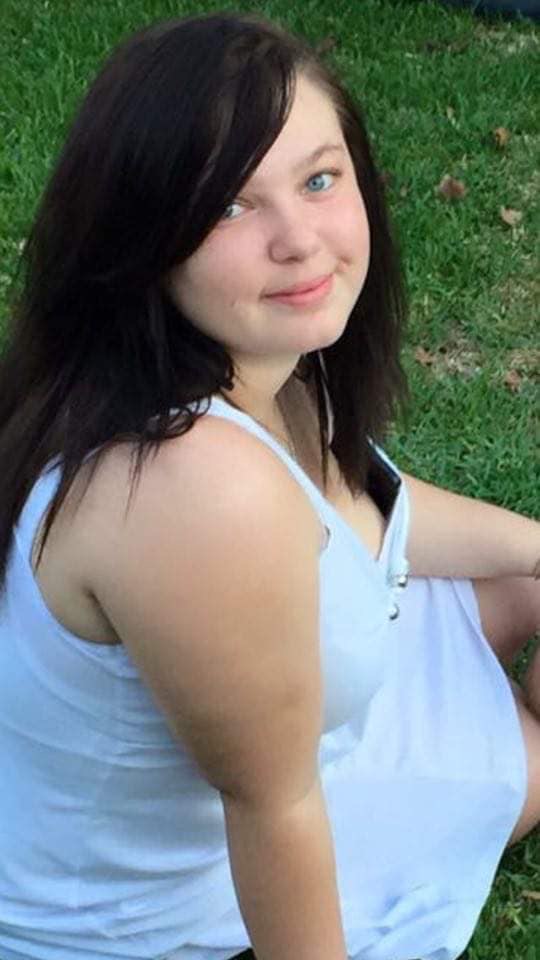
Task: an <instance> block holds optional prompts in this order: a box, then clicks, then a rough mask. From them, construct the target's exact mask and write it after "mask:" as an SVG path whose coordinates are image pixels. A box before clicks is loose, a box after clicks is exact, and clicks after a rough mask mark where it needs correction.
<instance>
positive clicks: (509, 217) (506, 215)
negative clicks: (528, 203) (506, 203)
mask: <svg viewBox="0 0 540 960" xmlns="http://www.w3.org/2000/svg"><path fill="white" fill-rule="evenodd" d="M499 214H500V217H501V220H502V221H503V222H504V223H506V224H507V225H508V226H509V227H517V225H518V223H521V221H522V220H523V214H522V213H521V211H520V210H512V209H511V207H501V208H500V210H499Z"/></svg>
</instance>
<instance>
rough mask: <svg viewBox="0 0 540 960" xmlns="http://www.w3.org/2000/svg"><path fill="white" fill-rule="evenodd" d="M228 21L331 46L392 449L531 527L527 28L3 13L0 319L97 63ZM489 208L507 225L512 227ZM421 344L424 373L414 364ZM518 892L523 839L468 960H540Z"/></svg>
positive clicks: (352, 14) (532, 885) (428, 14)
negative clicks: (397, 264) (384, 302)
mask: <svg viewBox="0 0 540 960" xmlns="http://www.w3.org/2000/svg"><path fill="white" fill-rule="evenodd" d="M228 7H232V8H236V9H242V10H260V11H261V12H263V13H265V14H267V15H269V16H270V17H273V18H275V19H278V20H281V21H282V22H283V23H284V24H285V25H288V26H289V27H291V28H293V29H296V30H299V31H300V32H302V33H304V34H305V35H307V36H308V37H310V38H312V39H313V40H322V39H323V38H327V37H329V36H331V37H333V38H334V39H335V41H336V44H335V47H334V49H333V50H332V52H331V53H330V54H329V57H330V58H331V59H332V60H333V62H334V63H335V64H336V66H337V67H338V68H339V70H340V71H341V73H342V75H343V76H344V77H345V79H346V80H347V81H348V83H349V85H350V87H351V88H352V89H353V90H354V92H355V93H356V94H357V96H358V97H359V99H360V101H361V102H362V103H363V104H364V109H365V112H366V116H367V121H368V126H369V129H370V131H371V134H372V137H373V140H374V143H375V148H376V153H377V156H378V160H379V164H380V167H381V168H382V169H384V170H385V171H387V173H388V174H389V175H390V183H389V185H388V187H387V193H388V199H389V202H390V207H391V210H392V214H393V218H394V221H395V224H396V227H397V230H398V234H399V237H400V243H401V246H402V249H403V252H404V255H405V261H406V268H407V280H408V285H409V291H410V299H411V320H410V328H409V332H408V338H407V344H406V347H405V362H406V365H407V370H408V372H409V375H410V380H411V385H412V390H413V398H414V407H413V411H412V414H411V418H410V422H409V424H408V427H407V430H405V427H404V426H400V425H398V426H396V428H395V430H394V431H393V434H392V436H391V438H390V443H389V448H390V450H391V452H392V453H393V454H394V456H395V457H396V458H397V459H398V460H399V462H400V464H401V465H402V466H403V467H404V468H405V469H408V470H410V471H411V472H413V473H416V474H417V475H419V476H422V477H424V478H426V479H430V480H432V481H434V482H436V483H439V484H442V485H446V486H449V487H451V488H453V489H456V490H458V491H461V492H463V493H469V494H473V495H475V496H478V497H483V498H486V499H490V500H493V501H495V502H498V503H501V504H504V505H507V506H509V507H511V508H513V509H516V510H520V511H522V512H524V513H527V514H529V515H533V514H534V513H535V512H536V513H537V512H538V493H537V491H538V482H539V471H538V458H537V456H536V455H535V449H537V446H536V447H535V443H536V445H537V439H538V434H537V432H536V436H535V406H536V408H537V406H538V375H539V350H538V335H537V331H538V327H539V316H540V280H539V277H538V267H537V264H538V254H539V252H540V251H539V250H538V236H540V230H539V228H540V214H539V208H538V194H539V187H540V177H539V174H538V166H539V164H538V161H539V159H540V129H539V126H540V124H539V111H538V102H539V100H538V95H539V93H540V89H539V80H538V77H539V74H540V70H539V61H540V33H539V32H538V28H535V27H534V26H533V25H532V24H530V23H526V22H517V23H511V24H510V23H504V22H502V21H500V22H498V21H485V20H480V19H475V18H474V17H472V15H470V14H469V13H468V12H467V11H463V10H457V9H453V8H447V7H444V6H441V5H439V4H437V3H434V2H433V3H431V2H423V3H422V2H418V3H416V2H403V3H391V2H385V0H350V2H345V0H332V2H331V3H328V2H324V0H302V2H298V3H296V4H295V3H291V2H290V0H267V2H260V3H255V2H253V3H249V2H242V0H236V2H235V3H232V4H231V3H228V2H226V0H221V2H217V3H216V2H204V3H202V2H199V3H192V2H186V0H174V2H173V0H84V2H83V0H49V2H46V0H2V34H1V36H0V54H1V58H0V90H2V95H3V96H2V102H1V105H0V264H1V265H0V311H1V312H0V324H1V322H2V321H1V317H2V316H4V317H5V316H6V313H7V304H6V296H7V291H8V287H9V283H10V279H11V277H12V276H13V273H14V270H15V266H16V261H17V254H18V248H19V245H20V243H21V241H22V240H23V238H24V236H25V233H26V231H27V228H28V226H29V224H30V222H31V219H32V213H33V209H34V206H35V203H36V199H37V197H38V195H39V193H40V191H41V189H42V186H43V184H44V182H45V179H46V176H47V172H48V170H49V169H50V166H51V163H52V161H53V158H54V156H55V152H56V150H57V148H58V146H59V145H60V143H61V141H62V138H63V134H64V132H65V130H66V127H67V125H68V123H69V119H70V117H71V116H72V114H73V111H74V109H75V107H76V104H77V102H78V100H79V98H80V96H81V94H82V92H83V90H84V88H85V86H86V84H87V82H88V80H89V79H90V77H91V76H92V75H93V74H94V72H95V70H96V68H97V66H98V64H99V63H100V62H101V60H102V59H103V58H104V56H105V55H106V53H107V51H108V50H109V49H110V48H111V46H113V45H114V44H115V43H116V42H117V41H118V40H119V39H120V38H121V37H123V36H125V35H126V34H128V33H130V32H131V31H132V30H133V29H135V28H137V27H139V26H141V25H143V24H144V23H148V22H151V21H153V20H157V19H164V18H167V17H170V16H176V15H181V14H182V13H189V12H194V11H201V10H203V9H204V10H208V11H209V10H217V9H224V8H228ZM501 126H502V127H505V128H507V129H508V130H509V132H510V134H511V136H510V140H509V142H508V144H507V146H506V147H505V148H504V149H498V148H497V147H496V145H495V142H494V139H493V135H492V132H493V130H494V129H495V128H497V127H501ZM444 174H450V175H451V176H453V177H456V178H457V179H459V180H462V181H463V182H464V183H465V185H466V187H467V193H466V195H465V197H464V198H463V199H462V200H458V201H454V202H449V201H445V200H443V199H441V198H440V197H439V196H437V195H436V192H435V188H436V186H437V184H438V183H439V182H440V180H441V178H442V177H443V175H444ZM501 207H507V208H512V209H515V210H519V211H520V212H521V213H522V220H521V222H520V223H519V225H518V226H517V227H515V228H511V227H509V226H507V225H505V224H504V223H503V222H502V220H501V218H500V213H499V211H500V208H501ZM535 238H536V241H535ZM420 346H421V347H423V348H424V350H426V351H427V352H428V359H430V360H431V362H430V363H429V365H423V364H421V363H420V362H418V359H417V358H416V351H417V348H418V347H420ZM424 356H425V355H424ZM511 370H515V371H516V373H517V377H516V383H515V385H514V386H515V389H511V388H510V385H509V384H507V383H506V382H505V380H506V378H507V375H508V373H509V371H511ZM530 890H540V838H539V837H538V835H536V836H531V837H529V838H528V839H527V840H525V841H523V842H522V843H520V844H519V845H518V846H517V847H516V848H515V849H514V850H512V851H511V852H509V853H507V854H506V855H505V856H504V858H503V860H502V863H501V867H500V870H499V873H498V877H497V880H496V883H495V886H494V889H493V892H492V895H491V897H490V899H489V901H488V904H487V905H486V908H485V910H484V912H483V915H482V917H481V920H480V923H479V925H478V928H477V930H476V933H475V936H474V939H473V942H472V944H471V946H470V949H469V957H470V960H540V903H539V902H538V901H535V900H533V899H530V898H528V897H527V896H525V895H524V891H530Z"/></svg>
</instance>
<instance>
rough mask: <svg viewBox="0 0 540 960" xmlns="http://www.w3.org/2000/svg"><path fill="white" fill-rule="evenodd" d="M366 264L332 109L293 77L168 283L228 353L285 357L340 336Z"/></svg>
mask: <svg viewBox="0 0 540 960" xmlns="http://www.w3.org/2000/svg"><path fill="white" fill-rule="evenodd" d="M368 263H369V229H368V223H367V217H366V212H365V208H364V203H363V200H362V196H361V194H360V191H359V189H358V185H357V182H356V177H355V172H354V168H353V165H352V161H351V157H350V155H349V152H348V150H347V147H346V145H345V141H344V139H343V134H342V131H341V127H340V124H339V120H338V117H337V114H336V111H335V108H334V106H333V104H332V102H331V101H330V99H329V97H328V95H327V94H326V93H324V92H323V91H322V90H321V89H320V88H319V87H317V86H315V85H314V84H313V83H312V82H310V81H308V80H307V79H305V78H303V77H299V78H298V83H297V91H296V96H295V99H294V103H293V106H292V109H291V112H290V115H289V118H288V120H287V122H286V124H285V126H284V127H283V129H282V131H281V133H280V134H279V136H278V138H277V139H276V140H275V142H274V144H273V145H272V147H271V148H270V149H269V151H268V152H267V153H266V155H265V156H264V157H263V159H262V161H261V163H260V164H259V166H258V167H257V169H256V170H255V172H254V174H253V175H252V177H251V178H250V179H249V180H248V181H247V182H246V183H245V185H244V187H243V189H242V191H241V193H240V194H239V196H238V197H237V198H236V200H235V202H234V203H232V204H231V205H230V206H229V208H228V209H227V211H226V213H225V215H224V217H223V219H222V220H221V221H220V222H219V223H218V224H217V226H216V227H215V228H214V229H213V230H212V232H211V233H210V234H209V236H208V237H207V238H206V239H205V241H204V242H203V243H202V244H201V246H200V247H199V248H198V250H196V252H195V253H194V254H193V255H192V256H191V257H189V259H188V260H186V261H185V262H184V263H182V264H180V265H179V266H178V267H176V268H175V269H174V270H173V271H172V272H171V274H170V276H169V290H170V294H171V296H172V298H173V300H174V301H175V302H176V303H177V305H178V306H179V307H180V309H181V310H182V312H183V313H184V315H185V316H187V317H188V318H189V320H190V321H191V322H192V323H193V324H194V325H195V326H196V327H198V328H199V329H200V330H202V331H203V332H205V333H207V334H209V335H210V336H211V337H213V338H214V339H215V340H217V341H219V342H220V343H222V344H223V345H224V346H225V347H226V348H227V349H228V350H229V352H230V354H231V355H232V356H233V359H238V360H240V361H241V362H244V363H245V362H248V361H249V359H250V358H251V359H252V360H253V361H256V360H257V359H259V360H260V358H261V357H268V358H275V359H276V361H278V360H279V359H280V358H283V361H284V362H285V361H286V360H289V361H290V360H294V359H295V358H296V359H297V358H298V355H300V354H303V353H308V352H310V351H312V350H317V349H319V348H322V347H326V346H328V345H330V344H332V343H334V342H335V341H336V340H337V339H338V338H339V337H340V336H341V334H342V333H343V331H344V329H345V326H346V324H347V320H348V317H349V314H350V312H351V310H352V308H353V306H354V304H355V302H356V299H357V297H358V295H359V293H360V291H361V289H362V286H363V284H364V281H365V278H366V274H367V269H368ZM308 288H311V290H310V289H308ZM291 289H292V292H291ZM302 291H303V292H302ZM293 366H294V362H293Z"/></svg>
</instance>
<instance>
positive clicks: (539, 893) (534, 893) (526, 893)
mask: <svg viewBox="0 0 540 960" xmlns="http://www.w3.org/2000/svg"><path fill="white" fill-rule="evenodd" d="M521 896H522V897H526V898H527V900H540V890H522V891H521Z"/></svg>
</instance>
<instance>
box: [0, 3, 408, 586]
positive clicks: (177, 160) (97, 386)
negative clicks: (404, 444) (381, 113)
mask: <svg viewBox="0 0 540 960" xmlns="http://www.w3.org/2000/svg"><path fill="white" fill-rule="evenodd" d="M300 73H301V74H303V75H305V76H307V77H308V78H310V79H311V80H312V81H314V82H315V83H317V84H319V86H320V87H321V88H322V89H324V90H325V91H326V92H327V93H328V95H329V96H330V97H331V99H332V101H333V103H334V105H335V108H336V111H337V113H338V115H339V118H340V122H341V125H342V129H343V133H344V138H345V140H346V143H347V145H348V148H349V151H350V153H351V156H352V159H353V163H354V167H355V170H356V176H357V179H358V184H359V187H360V190H361V192H362V194H363V199H364V203H365V206H366V210H367V217H368V222H369V228H370V233H371V258H370V264H369V269H368V274H367V278H366V281H365V284H364V287H363V290H362V292H361V294H360V296H359V298H358V301H357V303H356V305H355V307H354V309H353V311H352V313H351V315H350V318H349V320H348V323H347V327H346V329H345V331H344V333H343V334H342V335H341V337H340V338H339V340H338V341H337V342H336V343H334V344H332V345H331V346H330V347H327V348H325V349H323V350H320V351H314V352H313V353H311V354H307V355H306V356H305V357H304V358H303V360H302V364H301V369H300V368H299V369H298V370H297V371H296V375H298V376H301V377H302V379H304V380H305V381H306V383H309V385H310V388H311V389H312V391H313V394H314V396H315V397H316V401H317V409H318V415H319V432H320V444H321V454H322V461H323V477H324V482H325V483H326V477H327V463H328V449H329V447H328V419H327V407H326V400H327V399H328V401H329V402H330V406H331V409H332V412H333V415H334V437H333V442H332V451H333V453H334V455H335V457H336V458H337V461H338V464H339V467H340V470H341V472H342V475H343V477H344V479H345V481H346V483H347V484H348V486H349V488H350V489H351V491H352V492H355V493H356V492H359V491H360V490H361V489H363V487H364V483H365V480H366V475H367V468H368V459H369V439H368V438H372V439H374V440H380V439H381V438H382V435H383V433H384V430H385V427H386V426H387V424H388V423H389V421H390V420H391V419H392V418H393V417H394V416H395V414H396V412H397V410H398V409H399V407H400V406H401V403H402V401H403V399H404V397H405V395H406V394H405V389H406V388H405V381H404V377H403V373H402V370H401V367H400V363H399V345H400V330H401V327H402V323H403V319H404V315H405V303H404V294H403V286H402V280H401V273H400V268H399V263H398V259H397V256H396V252H395V245H394V242H393V240H392V238H391V234H390V230H389V226H388V220H387V214H386V211H385V203H384V198H383V196H382V187H381V185H380V181H379V178H378V175H377V171H376V169H375V165H374V162H373V160H372V157H371V152H370V148H369V143H368V139H367V135H366V133H365V130H364V125H363V122H362V119H361V117H360V114H359V112H358V110H357V108H356V107H355V105H354V103H353V101H352V99H351V98H350V96H349V95H348V93H347V92H346V91H345V90H344V88H343V87H342V85H341V84H340V83H339V82H338V80H337V79H336V78H335V77H334V76H333V74H332V73H331V72H330V70H329V69H328V68H327V67H326V66H325V65H324V64H322V63H321V62H320V61H319V60H318V58H317V57H316V55H315V53H314V52H313V50H312V49H311V48H310V47H309V46H308V45H307V43H305V42H304V41H303V40H301V39H299V38H297V37H294V36H291V35H289V34H288V33H286V32H284V31H283V30H282V29H281V28H279V27H278V26H276V25H275V24H272V23H269V22H267V21H265V20H262V19H260V18H258V17H254V16H242V15H236V14H229V13H225V14H215V15H210V16H202V17H191V18H188V19H176V20H172V21H167V22H165V23H160V24H158V25H154V26H152V27H150V28H147V29H145V30H142V31H140V32H138V33H137V34H135V35H134V36H132V37H131V38H129V39H128V40H127V41H126V42H124V43H123V44H122V45H121V46H120V47H119V48H118V49H117V50H116V52H114V54H113V55H112V56H111V57H110V58H109V59H108V60H107V61H106V63H105V65H104V66H103V68H102V69H101V71H100V73H99V74H98V76H97V78H96V79H95V81H94V83H93V84H92V86H91V87H90V89H89V91H88V93H87V95H86V97H85V99H84V100H83V102H82V105H81V107H80V109H79V111H78V114H77V115H76V117H75V120H74V122H73V124H72V126H71V129H70V131H69V134H68V137H67V140H66V142H65V144H64V147H63V149H62V150H61V153H60V156H59V158H58V161H57V163H56V166H55V168H54V170H53V172H52V175H51V177H50V180H49V182H48V185H47V187H46V189H45V192H44V194H43V197H42V199H41V202H40V204H39V207H38V211H37V214H36V217H35V220H34V224H33V226H32V228H31V231H30V233H29V237H28V239H27V242H26V244H25V247H24V251H23V254H22V258H23V259H22V268H23V284H22V288H21V292H20V294H19V296H18V298H17V300H16V302H15V305H14V308H13V312H12V316H11V319H10V323H9V326H8V331H7V337H6V341H5V344H4V349H3V353H2V356H1V357H0V587H1V586H2V584H3V583H4V581H5V573H6V567H7V559H8V555H9V548H10V543H11V539H12V533H13V528H14V525H15V524H16V522H17V520H18V517H19V515H20V512H21V509H22V507H23V505H24V502H25V500H26V498H27V496H28V494H29V492H30V490H31V487H32V485H33V484H34V482H35V481H36V480H37V478H38V477H39V475H40V473H41V472H42V471H43V470H44V468H45V466H46V465H47V464H48V463H49V462H51V461H53V460H54V462H55V463H57V464H58V465H59V467H60V482H59V485H58V488H57V491H56V494H55V496H54V498H53V500H52V501H51V505H50V509H49V511H48V514H47V520H46V524H45V528H44V536H43V539H42V542H41V550H40V553H39V557H38V562H39V559H41V554H42V551H43V548H44V546H45V543H46V540H47V536H48V534H49V531H50V529H51V526H52V523H53V521H54V519H55V516H56V515H57V513H58V510H59V509H60V507H61V506H62V503H63V501H64V499H65V497H66V495H67V493H68V491H69V489H70V487H71V485H72V483H73V480H74V478H75V476H76V474H77V472H78V471H79V469H80V467H81V465H82V463H83V461H84V460H85V459H88V458H90V461H91V471H90V475H89V477H88V483H90V481H91V478H92V476H93V473H94V471H95V469H96V468H97V466H98V464H99V461H100V459H101V457H102V456H103V455H104V454H105V452H106V451H107V450H108V449H109V448H110V447H111V446H112V445H114V444H116V443H118V442H120V441H125V440H128V441H130V442H132V470H131V474H130V483H131V485H130V496H131V494H132V492H133V487H134V484H135V483H136V482H137V480H138V478H139V477H140V473H141V470H142V467H143V464H144V461H145V460H146V458H147V457H148V455H149V454H151V453H152V451H153V452H154V453H155V452H156V451H157V449H158V448H159V445H160V444H161V443H164V442H165V441H166V440H168V439H171V438H172V437H177V436H180V435H182V434H183V433H185V432H187V431H188V430H189V429H191V427H192V426H193V424H194V422H195V421H196V420H197V418H198V417H199V416H201V415H202V414H204V413H206V411H207V410H208V405H209V398H210V397H211V396H212V395H213V394H216V393H221V394H222V395H223V396H226V393H225V391H230V390H231V389H232V387H233V383H234V375H235V368H234V363H233V360H232V358H231V356H230V355H229V353H228V352H227V350H226V349H225V347H224V346H223V345H222V344H221V343H219V342H217V341H216V340H214V339H213V338H211V337H209V336H207V335H205V334H204V333H202V332H201V331H199V330H198V329H197V328H196V327H195V326H194V325H193V324H192V323H190V321H189V320H188V318H187V317H185V316H183V314H182V313H181V311H180V310H179V309H178V308H177V307H176V306H175V305H173V303H172V301H171V299H170V298H169V296H168V295H167V293H166V290H165V284H164V282H163V281H164V277H165V276H166V275H167V273H168V271H170V270H171V268H172V267H174V266H175V265H177V264H179V263H181V262H182V261H184V260H185V259H187V258H188V257H189V256H190V255H191V254H192V253H193V252H194V251H195V250H197V248H198V247H199V245H200V244H201V242H202V241H203V240H204V238H205V237H206V236H207V234H208V233H209V232H210V230H211V229H212V228H213V227H214V226H215V225H216V223H217V222H218V220H219V219H220V217H221V216H222V215H223V212H224V210H225V209H226V207H227V205H228V204H229V203H230V202H232V201H233V200H234V199H235V197H236V196H237V194H238V192H239V191H240V189H241V187H242V185H243V183H244V182H245V181H246V180H247V179H248V177H249V176H250V175H251V174H252V173H253V171H254V170H255V169H256V167H257V166H258V164H259V163H260V161H261V159H262V158H263V157H264V155H265V154H266V152H267V151H268V149H269V148H270V147H271V145H272V144H273V143H274V141H275V140H276V138H277V136H278V135H279V133H280V131H281V130H282V128H283V126H284V124H285V122H286V120H287V116H288V114H289V111H290V108H291V105H292V100H293V98H294V91H295V81H296V78H297V76H298V75H299V74H300ZM205 400H206V401H207V402H206V406H205ZM173 411H176V412H174V413H173ZM91 454H92V456H91V457H90V455H91Z"/></svg>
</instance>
